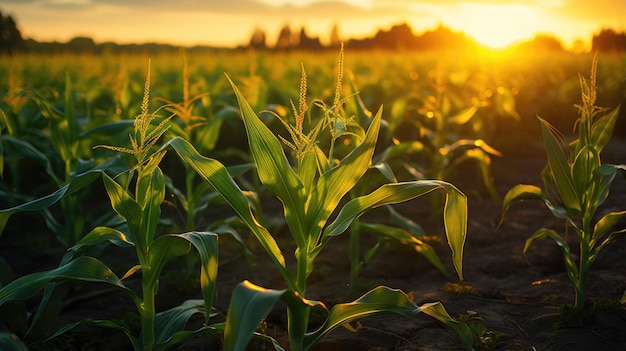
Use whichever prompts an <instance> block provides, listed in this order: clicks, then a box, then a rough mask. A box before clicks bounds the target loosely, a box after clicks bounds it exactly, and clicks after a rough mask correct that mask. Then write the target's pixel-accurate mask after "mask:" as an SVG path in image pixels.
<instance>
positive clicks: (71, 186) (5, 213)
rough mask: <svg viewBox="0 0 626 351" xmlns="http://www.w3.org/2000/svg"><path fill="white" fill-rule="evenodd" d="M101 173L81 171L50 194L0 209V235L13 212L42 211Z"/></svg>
mask: <svg viewBox="0 0 626 351" xmlns="http://www.w3.org/2000/svg"><path fill="white" fill-rule="evenodd" d="M101 173H102V172H101V171H100V170H93V171H88V172H85V173H81V174H79V175H76V176H74V177H72V178H71V179H70V181H69V182H68V183H67V184H66V185H65V186H63V187H61V188H60V189H59V190H57V191H55V192H53V193H52V194H49V195H46V196H44V197H40V198H38V199H35V200H32V201H29V202H27V203H24V204H21V205H18V206H14V207H11V208H7V209H4V210H0V236H1V235H2V232H3V231H4V228H5V226H6V224H7V222H8V220H9V218H10V217H11V215H13V214H14V213H17V212H23V211H43V210H45V209H46V208H47V207H50V206H52V205H54V204H55V203H57V202H58V201H59V200H61V199H62V198H63V197H64V196H66V195H71V194H73V193H75V192H77V191H79V190H80V189H82V188H84V187H86V186H87V185H89V184H91V183H92V182H93V181H94V180H96V178H98V177H99V176H100V174H101Z"/></svg>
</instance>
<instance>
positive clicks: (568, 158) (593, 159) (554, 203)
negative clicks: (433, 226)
mask: <svg viewBox="0 0 626 351" xmlns="http://www.w3.org/2000/svg"><path fill="white" fill-rule="evenodd" d="M596 60H597V58H596V59H594V62H593V65H592V69H591V78H590V80H589V81H587V80H585V79H584V78H583V77H581V78H580V86H581V89H582V105H577V107H578V109H579V112H580V118H579V119H578V120H577V122H576V126H577V127H578V138H577V139H576V140H574V141H573V142H571V143H570V144H569V145H568V144H567V143H565V139H564V137H563V136H562V135H561V134H560V133H559V131H558V130H557V129H556V128H554V127H553V126H552V125H550V123H548V122H547V121H546V120H543V119H541V118H539V122H540V124H541V131H542V136H543V139H544V146H545V149H546V154H547V157H548V164H547V165H546V167H545V169H544V171H543V173H542V179H543V183H544V188H543V189H541V188H539V187H537V186H534V185H523V184H520V185H517V186H515V187H513V188H512V189H510V190H509V192H508V193H507V194H506V196H505V198H504V201H503V204H502V208H503V213H502V218H503V219H504V215H505V214H506V211H507V210H508V209H509V207H510V206H511V204H513V203H514V202H517V201H520V200H524V199H538V200H541V201H543V202H544V203H545V205H546V206H547V207H548V209H549V210H550V211H551V212H552V214H553V215H554V216H555V217H557V218H562V219H564V220H565V225H566V227H567V228H571V229H573V231H574V233H575V234H576V239H577V242H578V246H579V249H578V250H577V251H572V249H571V248H570V245H569V241H568V237H567V236H565V235H562V234H560V233H558V232H557V231H556V230H554V229H550V228H541V229H539V230H537V231H536V232H535V233H534V234H533V235H532V236H531V237H530V238H528V239H527V240H526V243H525V244H524V252H526V251H527V250H528V248H529V247H530V246H531V245H532V243H533V242H534V241H535V240H539V239H552V240H553V241H554V242H555V243H556V244H557V245H558V246H559V248H560V249H561V251H562V253H563V259H564V261H565V267H566V270H567V275H568V278H569V280H570V282H571V284H572V286H573V287H574V291H575V295H576V297H575V300H574V306H573V312H572V313H571V319H572V323H573V324H576V325H581V324H582V323H583V322H584V320H585V318H586V317H587V316H586V311H588V310H589V309H588V308H587V307H586V305H587V302H586V301H587V296H586V292H587V284H588V276H589V271H590V269H591V266H592V264H593V263H594V262H595V260H596V259H597V257H598V255H599V253H600V251H601V250H602V249H603V248H604V247H605V246H606V245H607V244H609V243H610V242H611V241H613V240H614V239H616V238H617V237H619V236H621V235H623V234H624V233H626V229H619V228H618V229H614V227H615V225H617V224H618V223H619V221H620V220H621V219H623V218H624V217H625V216H626V210H622V211H613V212H609V213H606V214H603V215H601V216H600V217H599V218H598V216H599V214H598V209H599V208H600V206H601V205H602V204H603V203H604V201H605V200H606V199H607V197H608V196H609V187H610V184H611V183H612V181H613V179H614V178H615V175H616V174H617V172H619V171H620V170H621V171H624V170H626V166H624V165H611V164H602V162H601V160H600V153H601V152H602V149H603V148H604V146H605V145H606V144H607V143H608V142H609V140H610V139H611V134H612V133H613V128H614V126H615V123H616V120H617V116H618V113H619V108H616V109H614V110H612V111H610V112H608V113H606V114H604V113H603V112H604V110H603V109H601V108H599V107H598V106H596V98H597V97H596V94H597V86H596V66H597V61H596ZM577 260H578V262H576V261H577Z"/></svg>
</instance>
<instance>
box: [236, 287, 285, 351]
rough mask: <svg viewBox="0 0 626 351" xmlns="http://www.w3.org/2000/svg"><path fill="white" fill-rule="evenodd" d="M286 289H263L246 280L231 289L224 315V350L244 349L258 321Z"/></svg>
mask: <svg viewBox="0 0 626 351" xmlns="http://www.w3.org/2000/svg"><path fill="white" fill-rule="evenodd" d="M286 291H287V290H272V289H265V288H262V287H260V286H257V285H254V284H252V283H250V282H249V281H247V280H246V281H243V282H242V283H239V284H238V285H237V286H236V287H235V289H234V290H233V294H232V296H231V302H230V307H229V309H228V316H227V317H226V326H225V328H224V350H226V351H243V350H245V348H246V345H247V344H248V341H250V338H251V337H252V334H253V333H254V331H255V330H256V328H257V327H258V326H259V322H260V321H261V320H262V319H263V318H264V317H265V316H266V315H267V314H268V313H269V312H270V310H271V309H272V308H273V307H274V304H276V302H278V300H279V299H280V298H281V296H282V295H283V294H284V293H285V292H286Z"/></svg>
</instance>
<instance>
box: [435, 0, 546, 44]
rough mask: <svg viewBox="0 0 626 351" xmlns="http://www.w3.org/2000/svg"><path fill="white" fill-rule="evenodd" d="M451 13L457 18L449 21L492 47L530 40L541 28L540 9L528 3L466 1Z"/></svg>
mask: <svg viewBox="0 0 626 351" xmlns="http://www.w3.org/2000/svg"><path fill="white" fill-rule="evenodd" d="M450 16H451V17H453V18H446V19H445V22H446V23H450V24H451V26H452V27H455V28H458V29H460V30H462V31H463V32H465V33H466V34H467V35H469V36H471V37H472V38H474V39H476V40H477V41H478V42H479V43H481V44H483V45H486V46H488V47H491V48H504V47H507V46H509V45H511V44H513V43H515V42H517V41H520V40H525V39H530V38H532V37H533V36H534V35H536V34H537V32H539V31H540V28H541V14H540V12H539V11H538V10H537V8H536V7H532V6H528V5H520V4H515V5H512V4H509V5H485V4H476V3H465V4H459V12H458V13H452V14H450Z"/></svg>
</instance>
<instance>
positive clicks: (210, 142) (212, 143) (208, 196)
mask: <svg viewBox="0 0 626 351" xmlns="http://www.w3.org/2000/svg"><path fill="white" fill-rule="evenodd" d="M182 56H183V75H182V78H183V86H182V88H183V96H182V101H181V102H178V103H176V102H173V101H171V100H168V99H165V98H161V99H158V100H162V101H164V102H165V103H166V105H165V106H164V109H166V110H168V111H170V112H172V113H173V114H174V115H175V117H177V118H173V119H172V120H171V123H170V124H169V129H168V131H167V133H166V136H169V137H180V138H183V139H185V140H188V141H189V142H190V143H191V144H193V145H194V146H195V147H196V148H197V149H198V151H199V152H201V153H202V154H208V153H216V154H217V153H220V151H221V153H222V154H224V153H226V152H229V153H230V154H237V155H239V156H240V158H248V156H247V155H244V156H241V155H240V154H238V153H237V152H235V151H231V150H216V144H217V141H218V139H219V134H220V128H221V127H222V124H223V122H224V120H225V119H227V118H229V117H231V118H234V117H236V111H235V109H234V108H232V107H231V106H228V105H226V106H223V107H222V108H220V109H219V110H218V111H217V112H215V113H213V112H212V111H211V109H210V107H211V97H210V96H209V94H208V93H203V94H198V95H195V96H193V97H190V92H189V88H190V87H189V68H188V65H187V55H186V53H185V52H184V51H183V55H182ZM197 105H201V107H205V109H204V110H205V111H203V112H206V113H207V114H208V116H206V117H205V116H199V115H198V114H197V110H198V106H197ZM183 167H184V170H185V172H184V181H183V184H184V185H183V186H182V187H178V186H177V184H176V182H175V181H174V180H173V179H172V178H171V177H168V176H167V175H166V177H165V185H166V187H167V189H168V190H169V191H170V192H171V193H172V202H168V203H169V204H171V205H172V206H173V207H175V208H176V209H177V210H179V211H180V212H182V216H181V217H182V221H183V225H182V229H183V230H184V231H195V230H198V225H199V223H198V222H199V219H200V218H202V219H204V220H205V221H206V219H207V218H206V217H200V216H199V214H200V212H201V211H202V210H205V209H206V208H208V207H210V206H213V205H217V204H220V203H221V202H223V200H222V198H221V197H220V195H219V194H218V193H217V192H215V191H214V190H213V189H212V188H211V186H210V185H209V184H208V183H207V182H204V181H201V180H199V179H198V174H197V173H196V172H195V171H194V170H193V168H191V166H190V165H189V164H187V163H183ZM250 168H251V166H250V164H249V163H248V164H242V165H235V166H230V167H229V173H231V174H232V175H233V176H235V177H236V176H239V175H241V174H243V173H244V172H246V171H247V170H249V169H250ZM204 225H205V227H203V229H202V230H212V231H219V232H220V233H221V234H228V237H230V238H233V239H234V240H235V241H236V242H237V243H238V244H239V245H241V246H242V247H243V248H244V253H245V254H246V257H247V258H248V260H251V258H252V254H251V253H250V252H249V250H248V249H247V248H246V247H245V245H244V243H243V239H242V238H241V236H240V235H239V234H238V232H237V231H236V230H235V228H234V227H239V226H242V224H241V223H240V221H238V219H237V218H226V219H220V220H213V221H211V222H210V223H209V224H206V223H205V224H204ZM174 227H175V228H177V227H181V226H174ZM185 260H186V267H185V271H184V272H177V273H176V274H175V275H174V276H175V277H178V279H180V280H182V281H183V282H182V284H188V283H189V282H190V281H193V279H190V278H192V277H191V276H190V274H195V272H194V270H193V269H194V268H196V267H198V261H197V257H196V256H192V255H188V256H186V257H185ZM181 273H182V274H181ZM185 273H186V274H185Z"/></svg>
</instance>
